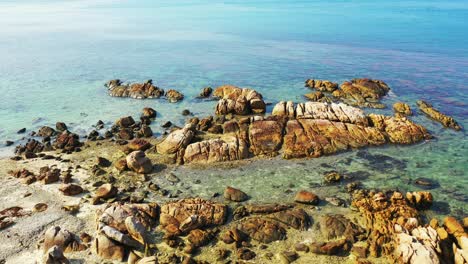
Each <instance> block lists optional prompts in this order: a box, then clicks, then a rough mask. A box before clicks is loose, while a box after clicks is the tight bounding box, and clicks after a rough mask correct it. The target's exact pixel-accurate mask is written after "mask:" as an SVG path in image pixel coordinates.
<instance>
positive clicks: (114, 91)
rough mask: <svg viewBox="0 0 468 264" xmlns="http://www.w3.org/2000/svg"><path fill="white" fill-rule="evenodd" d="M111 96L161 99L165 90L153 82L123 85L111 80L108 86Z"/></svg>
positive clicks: (118, 81)
mask: <svg viewBox="0 0 468 264" xmlns="http://www.w3.org/2000/svg"><path fill="white" fill-rule="evenodd" d="M106 86H107V89H108V92H109V95H110V96H115V97H131V98H135V99H145V98H160V97H161V96H162V95H164V90H163V89H160V88H159V87H157V86H155V85H153V82H152V81H151V80H148V81H146V82H144V83H133V84H123V83H122V82H121V81H120V80H118V79H116V80H111V81H109V82H108V83H107V84H106Z"/></svg>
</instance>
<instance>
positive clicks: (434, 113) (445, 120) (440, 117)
mask: <svg viewBox="0 0 468 264" xmlns="http://www.w3.org/2000/svg"><path fill="white" fill-rule="evenodd" d="M417 104H418V107H419V109H420V110H421V111H422V112H423V113H424V114H426V115H427V116H429V117H430V118H432V119H434V120H436V121H437V122H439V123H441V124H442V125H443V126H444V127H448V128H452V129H455V130H461V129H462V127H461V126H460V125H459V124H458V123H457V121H455V119H453V117H450V116H447V115H444V114H442V113H441V112H439V111H438V110H437V109H435V108H434V107H432V105H430V104H429V103H427V102H425V101H422V100H421V101H418V102H417Z"/></svg>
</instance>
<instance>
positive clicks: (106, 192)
mask: <svg viewBox="0 0 468 264" xmlns="http://www.w3.org/2000/svg"><path fill="white" fill-rule="evenodd" d="M116 194H117V188H116V187H115V186H114V185H112V184H111V183H105V184H103V185H101V186H99V188H97V190H96V192H95V193H94V197H95V198H98V199H99V198H102V199H108V198H112V197H114V196H115V195H116Z"/></svg>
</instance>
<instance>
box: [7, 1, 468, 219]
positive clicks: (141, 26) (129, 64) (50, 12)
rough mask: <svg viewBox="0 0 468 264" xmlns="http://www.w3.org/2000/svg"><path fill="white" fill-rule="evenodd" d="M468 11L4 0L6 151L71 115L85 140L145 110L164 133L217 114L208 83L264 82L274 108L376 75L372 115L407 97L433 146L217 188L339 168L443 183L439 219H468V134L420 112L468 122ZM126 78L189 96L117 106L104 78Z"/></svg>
mask: <svg viewBox="0 0 468 264" xmlns="http://www.w3.org/2000/svg"><path fill="white" fill-rule="evenodd" d="M466 17H468V2H467V1H333V2H331V1H321V0H320V1H276V0H271V1H266V0H265V1H244V0H239V1H223V2H221V1H220V2H216V1H207V0H199V1H150V0H147V1H106V0H97V1H89V0H74V1H9V0H7V1H5V0H0V61H1V63H0V94H1V95H2V100H1V104H0V139H1V140H0V144H1V146H0V156H10V155H12V153H13V147H4V145H3V144H4V141H6V140H12V141H14V142H15V144H19V143H21V142H23V139H22V138H23V137H24V135H18V134H16V131H17V130H19V129H21V128H23V127H25V128H27V130H28V132H30V131H31V130H35V129H37V128H39V127H40V126H43V125H50V126H54V125H55V122H57V121H63V122H65V123H66V124H67V125H68V127H69V128H70V130H72V131H74V132H76V133H79V134H81V135H85V134H86V133H88V132H89V131H90V130H91V129H92V125H93V124H95V123H96V122H97V121H98V120H103V121H104V122H105V123H106V124H107V125H110V124H112V123H113V121H114V120H116V119H117V118H118V117H121V116H125V115H133V116H135V117H136V116H138V115H139V113H140V111H141V109H142V108H143V107H152V108H154V109H156V110H157V111H158V118H157V120H156V122H154V123H153V125H152V128H153V131H154V132H155V136H160V135H161V133H162V132H163V130H162V128H160V125H161V124H162V123H164V122H165V121H169V120H170V121H172V122H173V123H174V124H176V125H182V124H183V123H184V122H185V119H186V117H184V116H182V115H181V112H182V110H184V109H189V110H190V111H191V112H192V113H193V114H194V115H196V116H200V117H203V116H207V115H212V114H214V106H215V101H202V100H199V99H195V96H196V95H198V93H199V92H200V90H201V89H202V88H203V87H206V86H211V87H213V88H214V87H216V86H218V85H222V84H233V85H237V86H240V87H250V88H254V89H256V90H258V91H259V92H261V93H262V94H263V96H264V97H265V99H266V101H267V102H270V103H273V104H274V103H276V102H278V101H280V100H293V101H296V102H301V101H305V99H304V98H303V95H304V94H305V93H307V92H308V90H307V88H304V81H305V80H306V79H309V78H314V79H328V80H331V81H334V82H339V83H341V82H343V81H345V80H349V79H352V78H361V77H369V78H375V79H381V80H384V81H385V82H386V83H387V84H389V86H390V87H391V93H390V94H389V95H388V96H387V97H385V98H384V100H383V101H382V102H383V103H385V104H386V105H387V108H386V109H383V110H374V109H366V112H379V113H385V114H389V115H391V114H392V109H391V105H392V104H393V103H394V102H396V101H403V102H406V103H408V104H410V106H411V107H412V108H413V110H414V111H415V112H416V115H415V116H413V117H411V119H412V120H414V121H416V122H417V123H419V124H422V125H424V126H425V127H427V128H428V129H429V131H430V132H431V134H433V135H434V136H435V139H433V140H431V141H428V142H424V143H421V144H417V145H413V146H393V145H389V146H385V147H379V148H370V149H368V150H361V151H350V152H347V153H342V154H339V155H336V156H331V157H324V158H318V159H312V160H304V161H281V162H278V163H277V164H276V165H275V164H269V165H268V166H260V165H257V166H255V165H251V166H249V167H247V168H246V170H243V171H238V170H237V169H236V170H231V171H229V170H228V171H226V172H225V174H226V175H232V176H230V177H229V178H223V179H224V180H225V181H226V182H222V183H220V182H218V183H219V184H229V183H230V182H231V183H232V182H236V183H237V185H238V186H239V187H243V189H244V190H247V191H249V192H250V193H252V192H254V193H258V195H257V198H258V200H259V201H262V200H269V199H272V196H271V195H269V194H271V189H269V188H267V187H266V186H265V187H264V186H262V184H259V181H262V182H265V181H266V182H268V181H271V184H272V185H288V184H290V183H291V182H294V183H295V186H296V187H298V186H304V187H306V186H310V184H311V182H312V183H313V182H319V181H320V179H321V175H322V174H323V173H324V172H325V171H327V170H330V168H332V169H335V170H339V171H341V172H343V173H349V174H353V173H354V174H356V175H358V176H359V177H361V178H362V180H363V183H364V185H366V186H368V187H376V188H377V187H378V188H399V189H403V190H418V189H419V188H420V187H418V186H415V185H412V184H410V183H411V182H412V181H414V179H416V178H419V177H424V178H428V179H431V180H433V181H435V182H437V183H438V187H437V188H436V189H434V190H433V193H434V195H435V200H436V201H438V204H436V205H435V206H434V208H433V210H434V214H436V215H443V214H449V213H450V214H452V215H463V214H465V215H466V212H467V207H466V204H467V201H468V195H467V194H466V189H467V186H468V173H467V169H468V143H467V140H466V130H463V131H461V132H455V131H452V130H448V129H445V128H443V127H442V126H441V125H440V124H439V123H436V122H433V121H431V120H429V119H428V118H426V117H425V116H424V115H422V114H421V113H420V112H419V111H418V110H417V107H416V100H419V99H424V100H427V101H429V102H431V103H432V104H433V105H434V106H435V107H436V108H438V109H439V110H441V111H442V112H444V113H446V114H448V115H451V116H453V117H454V118H455V119H456V120H458V122H459V123H460V124H461V125H462V126H463V127H465V128H467V127H468V107H467V106H468V105H467V102H468V86H467V83H468V34H467V28H468V22H467V20H466ZM115 78H119V79H122V80H124V81H129V82H134V81H145V80H147V79H152V80H153V82H154V83H155V84H156V85H157V86H159V87H161V88H163V89H177V90H179V91H181V92H183V93H184V94H185V99H184V100H183V101H182V102H180V103H177V104H171V103H169V102H167V101H165V100H158V99H147V100H135V99H130V98H113V97H110V96H108V95H107V89H106V88H105V87H104V83H105V82H106V81H108V80H110V79H115ZM271 108H272V106H269V107H268V112H270V111H271ZM323 164H325V165H323ZM268 175H272V176H268ZM194 177H200V176H194ZM213 177H214V176H213ZM280 198H281V197H279V198H278V199H280Z"/></svg>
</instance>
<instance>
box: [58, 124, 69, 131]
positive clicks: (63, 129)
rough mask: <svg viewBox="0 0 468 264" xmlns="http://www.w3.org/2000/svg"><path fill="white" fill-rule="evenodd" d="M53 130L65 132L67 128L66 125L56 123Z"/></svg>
mask: <svg viewBox="0 0 468 264" xmlns="http://www.w3.org/2000/svg"><path fill="white" fill-rule="evenodd" d="M55 128H56V129H57V130H58V131H65V130H67V129H68V128H67V125H66V124H65V123H63V122H57V123H56V124H55Z"/></svg>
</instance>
